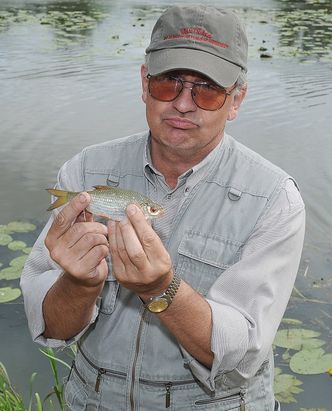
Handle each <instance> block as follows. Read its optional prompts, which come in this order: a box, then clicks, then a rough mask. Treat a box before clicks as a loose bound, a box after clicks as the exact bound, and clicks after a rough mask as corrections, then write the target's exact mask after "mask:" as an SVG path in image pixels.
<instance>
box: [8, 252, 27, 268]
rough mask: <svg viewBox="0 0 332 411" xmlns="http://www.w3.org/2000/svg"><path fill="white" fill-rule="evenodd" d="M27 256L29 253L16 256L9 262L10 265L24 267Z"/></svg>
mask: <svg viewBox="0 0 332 411" xmlns="http://www.w3.org/2000/svg"><path fill="white" fill-rule="evenodd" d="M27 258H28V256H27V255H21V256H19V257H16V258H14V259H13V260H12V261H11V262H10V263H9V265H10V266H11V267H16V268H23V267H24V264H25V262H26V259H27Z"/></svg>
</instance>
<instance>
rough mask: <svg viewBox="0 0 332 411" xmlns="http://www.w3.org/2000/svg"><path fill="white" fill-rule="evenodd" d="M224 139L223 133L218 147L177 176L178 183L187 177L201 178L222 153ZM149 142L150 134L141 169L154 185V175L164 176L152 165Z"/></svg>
mask: <svg viewBox="0 0 332 411" xmlns="http://www.w3.org/2000/svg"><path fill="white" fill-rule="evenodd" d="M225 137H226V134H225V133H224V136H223V138H222V139H221V140H220V142H219V143H218V145H217V146H216V147H215V148H214V149H213V150H212V151H211V152H210V153H209V154H208V155H207V156H206V157H205V158H203V160H202V161H200V162H199V163H198V164H196V165H194V166H193V167H192V168H190V169H189V170H187V171H186V172H184V173H183V174H182V175H181V176H179V179H178V180H179V181H181V180H183V179H187V178H188V177H190V178H194V177H195V176H198V175H199V177H200V179H201V178H203V177H204V176H205V175H206V173H207V171H208V169H209V166H210V165H211V164H212V163H213V162H214V160H215V158H216V157H217V156H221V155H222V152H223V150H224V139H225ZM150 141H151V134H149V137H148V139H147V140H146V146H145V150H144V158H143V169H144V173H145V176H146V177H147V179H148V180H149V181H150V182H151V183H152V184H154V175H156V176H158V177H162V178H164V176H163V175H162V174H161V173H160V171H158V170H157V169H156V168H155V167H154V166H153V164H152V159H151V152H150Z"/></svg>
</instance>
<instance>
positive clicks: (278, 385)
mask: <svg viewBox="0 0 332 411" xmlns="http://www.w3.org/2000/svg"><path fill="white" fill-rule="evenodd" d="M302 384H303V382H302V381H300V380H299V379H297V378H296V377H295V376H294V375H291V374H282V372H281V369H280V368H275V376H274V393H275V396H276V398H277V400H278V401H280V402H282V403H285V404H289V403H291V402H297V401H296V399H295V397H294V395H295V394H299V393H300V392H302V391H303V390H302V388H299V386H300V385H302Z"/></svg>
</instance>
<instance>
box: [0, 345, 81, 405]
mask: <svg viewBox="0 0 332 411" xmlns="http://www.w3.org/2000/svg"><path fill="white" fill-rule="evenodd" d="M40 351H41V352H42V353H43V354H44V355H45V356H46V357H47V358H48V360H49V363H50V366H51V370H52V375H53V380H54V385H53V387H52V388H51V390H50V392H49V393H48V394H47V395H46V396H45V398H44V399H43V400H42V399H41V397H40V395H39V394H38V393H34V394H33V392H32V391H33V390H32V386H33V383H34V381H35V380H36V378H37V373H33V374H32V375H31V378H30V401H29V405H28V406H26V405H25V403H24V400H23V398H22V396H21V395H20V394H18V393H17V392H16V390H15V388H14V386H13V385H12V383H11V381H10V379H9V376H8V373H7V370H6V368H5V366H4V365H3V364H2V363H1V362H0V410H1V411H53V410H54V409H55V408H54V404H53V401H52V397H54V396H55V397H56V400H57V404H58V407H60V410H61V411H64V409H65V402H64V397H63V391H64V385H63V383H62V382H61V381H60V378H59V369H58V364H62V365H63V366H65V367H66V368H68V369H70V368H71V367H70V365H69V364H67V363H66V362H65V361H63V360H61V359H60V358H58V357H57V353H56V352H55V351H54V350H53V349H52V348H45V349H40ZM62 351H64V350H62ZM65 351H66V353H67V354H68V355H69V356H70V357H72V354H73V353H75V352H76V346H75V345H73V346H71V347H69V348H66V349H65ZM57 409H58V408H57Z"/></svg>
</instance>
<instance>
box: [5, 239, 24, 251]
mask: <svg viewBox="0 0 332 411" xmlns="http://www.w3.org/2000/svg"><path fill="white" fill-rule="evenodd" d="M26 246H27V245H26V243H25V242H24V241H12V242H11V243H9V244H8V248H9V249H10V250H12V251H18V250H23V249H24V248H26Z"/></svg>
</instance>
